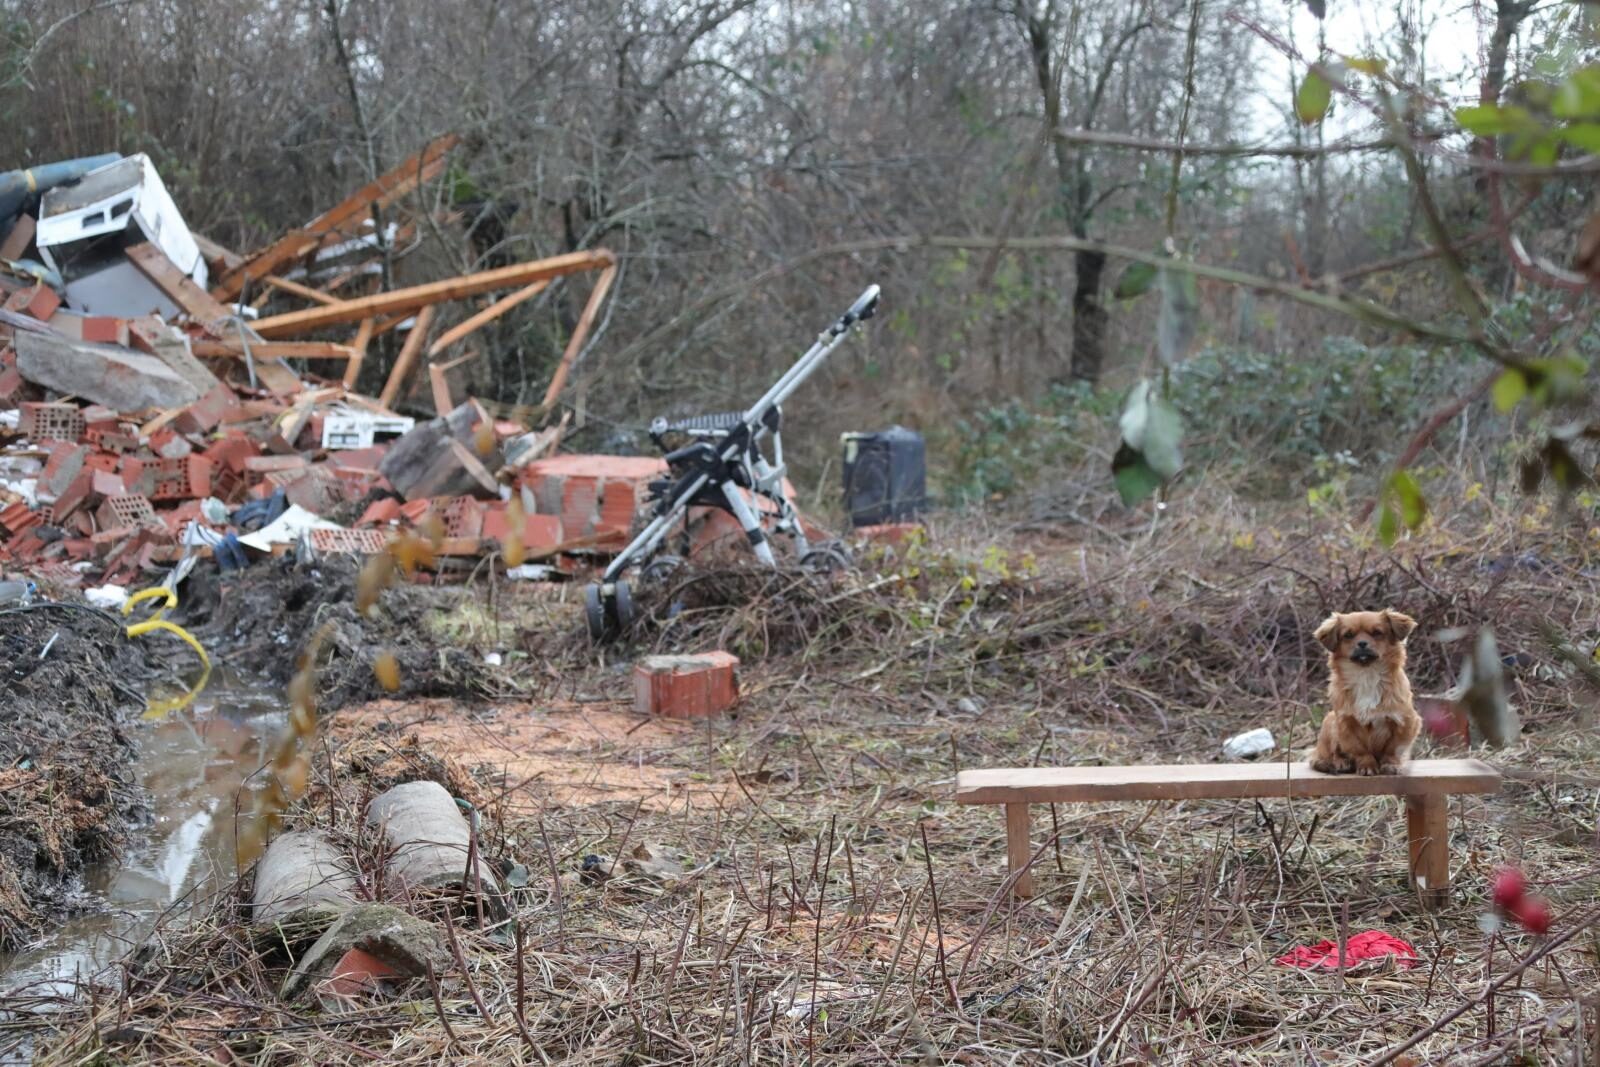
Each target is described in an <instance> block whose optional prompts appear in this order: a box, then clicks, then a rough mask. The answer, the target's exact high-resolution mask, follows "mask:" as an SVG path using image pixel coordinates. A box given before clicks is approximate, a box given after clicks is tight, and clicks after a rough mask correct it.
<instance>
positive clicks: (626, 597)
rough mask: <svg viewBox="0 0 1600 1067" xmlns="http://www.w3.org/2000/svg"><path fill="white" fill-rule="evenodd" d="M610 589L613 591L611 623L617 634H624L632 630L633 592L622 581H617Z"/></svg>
mask: <svg viewBox="0 0 1600 1067" xmlns="http://www.w3.org/2000/svg"><path fill="white" fill-rule="evenodd" d="M612 588H613V589H614V590H615V591H614V592H613V593H612V594H611V613H612V621H613V622H614V623H615V624H616V628H617V630H618V631H619V632H626V631H627V630H630V629H632V628H633V591H632V590H631V589H629V588H628V583H627V582H624V581H618V582H617V583H616V585H615V586H613V587H612Z"/></svg>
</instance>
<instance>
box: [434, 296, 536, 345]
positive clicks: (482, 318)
mask: <svg viewBox="0 0 1600 1067" xmlns="http://www.w3.org/2000/svg"><path fill="white" fill-rule="evenodd" d="M549 285H550V280H549V279H548V278H541V279H540V280H538V281H536V282H534V283H533V284H532V285H526V286H523V287H522V288H521V289H518V290H517V291H516V292H514V293H512V294H511V295H510V296H504V297H501V298H500V299H499V300H496V301H495V302H494V303H492V304H490V305H489V306H488V307H486V308H484V309H483V310H482V311H480V312H478V313H477V314H476V315H473V316H472V317H471V318H469V319H467V320H466V321H465V322H462V323H459V324H457V325H455V326H452V327H450V328H449V329H448V330H446V331H445V332H444V333H442V334H440V335H439V339H438V340H437V341H435V342H433V344H432V345H430V346H428V358H429V359H432V358H433V357H434V356H437V355H438V354H439V353H440V352H443V351H444V350H445V349H447V348H449V347H450V346H451V345H453V344H455V343H456V342H457V341H459V340H461V339H462V338H463V337H465V336H467V335H468V334H470V333H473V332H474V331H476V330H479V329H481V328H483V327H484V326H487V325H488V324H489V323H491V322H493V321H494V320H495V319H498V318H499V317H500V316H501V315H504V314H505V313H506V312H508V311H510V310H511V309H512V308H514V307H516V306H517V305H518V304H521V303H523V302H524V301H526V300H531V299H532V298H533V297H535V296H538V295H539V294H540V293H542V292H543V291H544V290H545V289H546V288H548V287H549Z"/></svg>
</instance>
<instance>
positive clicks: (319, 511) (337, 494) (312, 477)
mask: <svg viewBox="0 0 1600 1067" xmlns="http://www.w3.org/2000/svg"><path fill="white" fill-rule="evenodd" d="M278 473H283V474H289V475H292V474H293V473H294V472H293V471H283V472H278ZM283 495H284V498H285V499H286V500H288V501H289V503H291V504H296V505H298V506H300V507H302V508H305V509H306V510H307V511H309V512H311V513H312V514H313V515H326V514H327V513H328V512H330V511H332V510H333V509H334V508H336V507H338V506H339V503H340V501H342V500H343V499H344V486H343V484H342V483H341V482H340V481H339V479H338V477H337V476H335V475H334V474H333V472H332V471H329V470H327V469H325V468H323V467H310V468H307V469H306V470H305V471H304V472H303V473H301V475H300V477H298V478H296V479H294V481H292V482H291V483H289V485H288V486H287V487H285V489H284V491H283Z"/></svg>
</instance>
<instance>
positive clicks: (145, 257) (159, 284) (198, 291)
mask: <svg viewBox="0 0 1600 1067" xmlns="http://www.w3.org/2000/svg"><path fill="white" fill-rule="evenodd" d="M127 255H128V258H129V259H131V260H133V265H134V266H135V267H137V268H139V273H140V274H143V275H144V276H145V277H146V278H149V279H150V283H151V284H152V285H154V286H155V287H156V288H157V289H160V290H161V291H162V292H163V293H165V294H166V296H167V299H168V300H170V301H172V302H173V303H174V304H177V305H178V306H179V307H180V308H182V309H183V310H184V312H185V313H187V314H188V316H189V317H190V318H192V319H194V320H195V321H196V322H200V323H203V324H205V325H207V326H209V325H211V324H212V323H215V322H219V321H221V320H222V319H225V318H227V317H228V316H229V315H231V314H233V312H231V311H229V310H228V309H227V308H226V307H224V306H223V305H222V304H221V303H219V302H218V301H216V300H215V299H213V298H212V296H211V294H210V293H208V292H206V291H205V290H204V289H202V288H200V287H199V286H198V285H196V284H195V283H194V279H193V278H191V277H189V276H188V275H187V274H185V273H183V271H181V270H179V269H178V265H177V264H176V263H174V262H172V260H170V259H168V258H167V254H166V253H165V252H163V251H161V249H159V248H157V247H156V246H155V245H153V244H151V243H150V242H148V241H146V242H145V243H144V244H137V245H134V246H133V247H132V248H130V249H128V252H127Z"/></svg>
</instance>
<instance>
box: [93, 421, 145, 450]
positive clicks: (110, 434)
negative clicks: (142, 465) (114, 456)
mask: <svg viewBox="0 0 1600 1067" xmlns="http://www.w3.org/2000/svg"><path fill="white" fill-rule="evenodd" d="M83 440H84V441H85V442H86V443H88V444H91V445H93V446H94V447H96V448H98V449H101V450H102V451H105V452H117V453H124V452H132V451H133V450H135V449H136V448H138V447H139V439H138V438H137V437H135V436H134V435H133V434H131V433H128V432H126V431H125V430H124V429H123V428H122V425H121V424H120V423H112V424H110V425H109V426H108V425H106V424H105V423H96V424H95V425H93V426H90V427H88V428H87V429H85V430H84V431H83Z"/></svg>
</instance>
